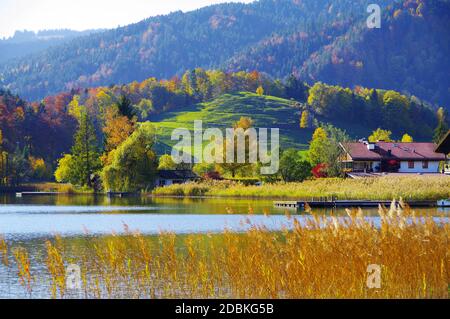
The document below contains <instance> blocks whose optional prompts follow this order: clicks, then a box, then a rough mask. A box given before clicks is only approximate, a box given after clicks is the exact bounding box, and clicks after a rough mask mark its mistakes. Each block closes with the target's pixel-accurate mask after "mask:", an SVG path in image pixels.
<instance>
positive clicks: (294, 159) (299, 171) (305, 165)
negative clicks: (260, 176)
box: [279, 149, 312, 182]
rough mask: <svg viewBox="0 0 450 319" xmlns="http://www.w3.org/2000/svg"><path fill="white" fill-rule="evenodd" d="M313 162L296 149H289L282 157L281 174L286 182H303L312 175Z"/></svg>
mask: <svg viewBox="0 0 450 319" xmlns="http://www.w3.org/2000/svg"><path fill="white" fill-rule="evenodd" d="M311 168H312V167H311V164H310V163H309V162H308V161H306V160H304V159H303V158H302V156H301V155H300V154H299V152H298V151H297V150H295V149H287V150H286V151H284V152H283V154H282V155H281V158H280V170H279V173H280V176H281V178H282V179H283V181H285V182H302V181H304V180H305V179H307V178H308V177H310V176H311Z"/></svg>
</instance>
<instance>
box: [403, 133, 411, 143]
mask: <svg viewBox="0 0 450 319" xmlns="http://www.w3.org/2000/svg"><path fill="white" fill-rule="evenodd" d="M401 142H402V143H412V142H414V140H413V138H412V136H411V135H408V134H407V133H405V134H403V136H402V140H401Z"/></svg>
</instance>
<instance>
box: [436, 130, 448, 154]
mask: <svg viewBox="0 0 450 319" xmlns="http://www.w3.org/2000/svg"><path fill="white" fill-rule="evenodd" d="M435 151H436V153H442V154H450V130H448V132H447V134H445V136H444V138H443V139H442V140H441V141H440V142H439V144H438V146H437V147H436V150H435Z"/></svg>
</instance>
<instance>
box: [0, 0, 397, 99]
mask: <svg viewBox="0 0 450 319" xmlns="http://www.w3.org/2000/svg"><path fill="white" fill-rule="evenodd" d="M371 2H372V1H370V0H358V1H355V0H302V1H300V0H260V1H257V2H254V3H250V4H239V3H227V4H220V5H214V6H209V7H205V8H202V9H199V10H196V11H192V12H188V13H182V12H175V13H172V14H169V15H165V16H157V17H152V18H149V19H147V20H144V21H142V22H139V23H136V24H132V25H129V26H126V27H122V28H117V29H114V30H110V31H106V32H102V33H97V34H92V35H90V36H87V37H81V38H77V39H75V40H73V41H71V42H69V43H66V44H63V45H60V46H58V47H56V48H50V49H48V50H46V51H45V52H43V53H39V54H35V55H33V56H31V57H26V58H23V59H21V60H19V61H18V62H14V63H8V64H6V65H4V66H2V67H0V81H1V82H0V85H3V86H5V87H6V88H8V89H11V90H12V91H13V92H15V93H18V94H20V95H21V96H22V97H24V98H28V99H40V98H42V97H44V96H46V95H49V94H53V93H57V92H61V91H67V90H70V89H72V88H78V87H92V86H98V85H110V84H118V83H129V82H131V81H134V80H137V81H141V80H144V79H145V78H148V77H149V76H156V77H158V78H171V77H172V76H173V75H175V74H181V73H183V72H184V71H185V70H187V69H193V68H195V67H203V68H217V67H223V68H225V69H234V68H235V67H236V65H235V64H232V63H228V62H227V61H234V60H235V59H233V57H235V56H237V57H239V56H242V54H246V52H247V51H248V49H249V48H252V47H256V46H260V45H261V44H263V45H264V43H266V44H267V45H270V44H271V43H273V42H274V41H275V43H276V42H277V38H274V35H286V36H289V37H291V38H293V39H294V41H295V43H296V44H297V45H296V46H295V54H294V55H291V54H289V55H283V54H282V53H283V52H281V53H280V52H278V51H280V49H274V50H275V51H273V52H269V54H268V57H267V59H269V62H270V61H273V63H272V64H271V66H272V67H270V68H266V69H264V70H263V71H267V72H268V73H269V74H271V75H276V76H278V75H281V76H285V75H288V74H290V73H291V72H292V71H295V70H297V69H299V68H300V67H301V66H302V63H303V62H304V60H305V59H306V58H307V57H308V56H310V55H311V54H312V53H313V52H315V51H317V50H319V49H320V48H321V47H322V46H324V45H328V44H330V43H332V41H333V40H334V39H335V38H336V37H337V36H339V35H342V34H344V33H345V32H346V31H347V30H348V28H349V27H350V26H351V25H353V24H354V23H357V22H360V21H362V20H364V19H365V18H366V16H367V13H366V7H367V4H369V3H371ZM390 2H391V1H389V0H380V1H377V3H379V4H381V5H383V4H387V3H390ZM269 49H270V48H269ZM281 49H282V48H281ZM281 51H283V50H281ZM261 59H266V57H265V56H261ZM274 60H276V63H275V62H274ZM237 67H239V66H237ZM243 67H245V64H244V63H243ZM259 67H260V65H255V66H251V70H257V69H259Z"/></svg>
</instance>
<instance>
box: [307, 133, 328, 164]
mask: <svg viewBox="0 0 450 319" xmlns="http://www.w3.org/2000/svg"><path fill="white" fill-rule="evenodd" d="M329 148H330V142H329V140H328V136H327V132H326V131H325V129H324V128H322V127H318V128H317V129H316V130H315V131H314V134H313V136H312V140H311V143H310V145H309V161H310V163H311V165H312V166H316V165H317V164H322V163H326V162H327V159H328V157H327V152H328V150H329Z"/></svg>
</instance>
